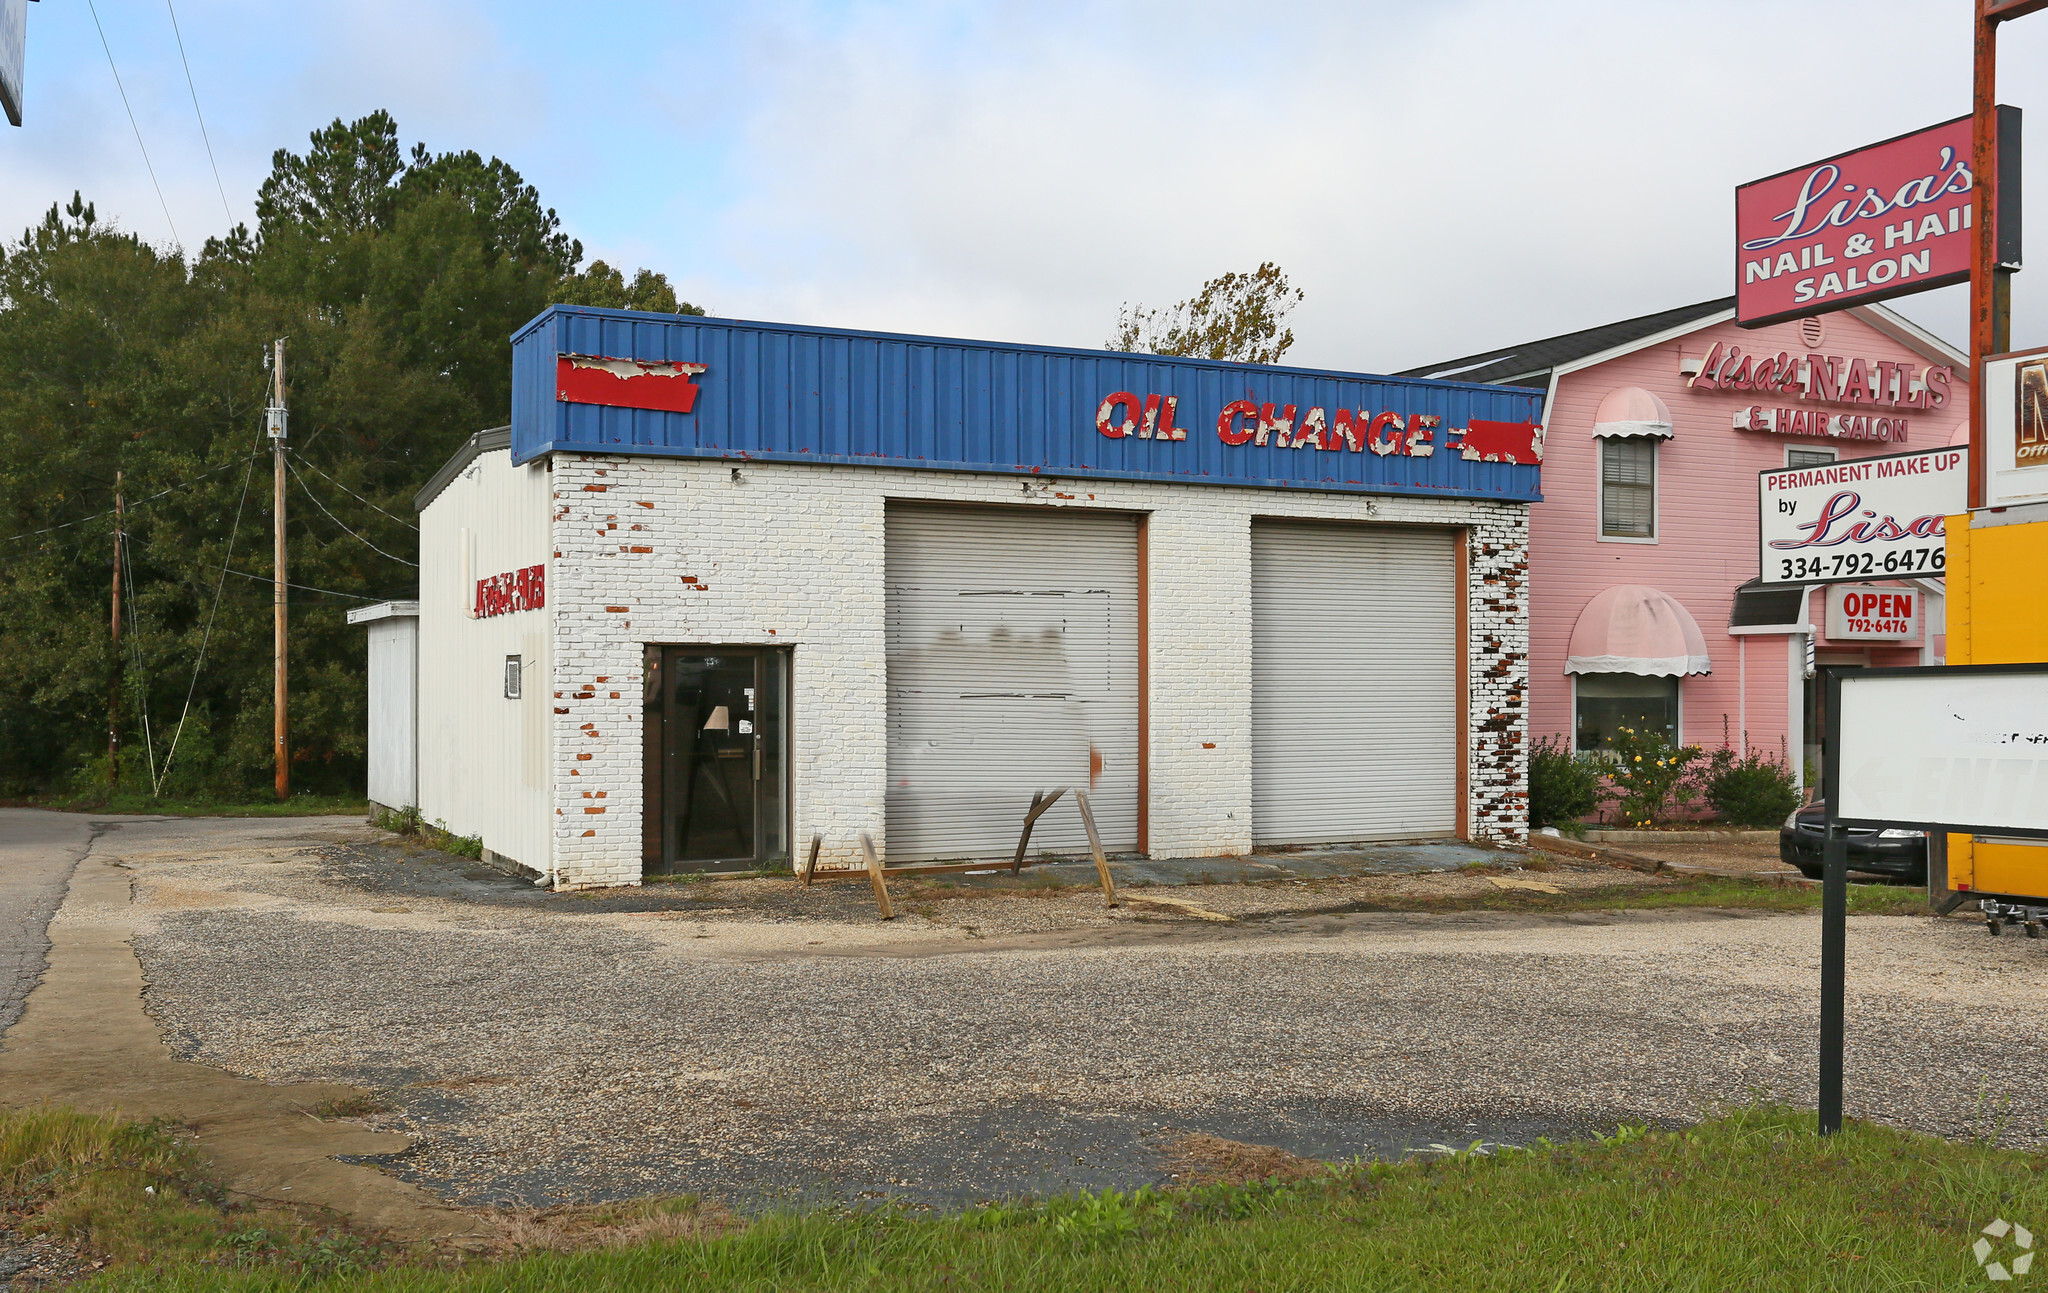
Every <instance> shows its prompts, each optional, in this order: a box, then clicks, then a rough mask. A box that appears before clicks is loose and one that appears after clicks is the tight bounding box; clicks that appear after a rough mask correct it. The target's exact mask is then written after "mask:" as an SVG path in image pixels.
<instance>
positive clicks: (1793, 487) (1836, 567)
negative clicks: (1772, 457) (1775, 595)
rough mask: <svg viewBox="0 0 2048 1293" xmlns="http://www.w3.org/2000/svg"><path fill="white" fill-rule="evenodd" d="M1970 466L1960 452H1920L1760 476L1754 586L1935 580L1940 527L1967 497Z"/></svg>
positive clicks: (1941, 563)
mask: <svg viewBox="0 0 2048 1293" xmlns="http://www.w3.org/2000/svg"><path fill="white" fill-rule="evenodd" d="M1969 461H1970V455H1969V451H1968V450H1967V449H1963V448H1946V449H1922V450H1920V451H1919V452H1917V453H1899V454H1889V455H1887V456H1885V457H1882V458H1851V459H1848V460H1846V461H1843V462H1832V463H1827V464H1825V465H1823V466H1816V467H1778V468H1773V469H1771V470H1769V471H1765V472H1762V473H1759V475H1758V478H1757V512H1758V520H1757V531H1758V546H1759V549H1760V555H1761V566H1762V570H1761V572H1760V573H1761V576H1762V582H1763V583H1765V584H1828V583H1841V582H1844V581H1847V580H1854V579H1870V578H1878V579H1884V578H1905V577H1907V576H1915V575H1917V576H1921V577H1933V576H1938V575H1940V574H1941V572H1942V570H1943V568H1944V567H1945V566H1946V564H1947V561H1948V553H1947V548H1946V544H1947V534H1948V531H1947V527H1946V518H1948V517H1950V516H1953V515H1955V514H1957V513H1959V512H1961V511H1963V510H1964V506H1965V502H1966V500H1967V499H1968V497H1969V477H1970V472H1969Z"/></svg>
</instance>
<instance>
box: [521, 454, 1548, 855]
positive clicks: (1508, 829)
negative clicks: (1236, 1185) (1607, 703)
mask: <svg viewBox="0 0 2048 1293" xmlns="http://www.w3.org/2000/svg"><path fill="white" fill-rule="evenodd" d="M552 479H553V491H552V492H553V495H554V509H555V510H554V516H553V543H552V545H551V547H552V551H553V560H552V562H551V565H550V568H549V571H548V600H549V603H550V606H551V609H552V612H553V617H554V632H555V642H554V651H553V661H554V679H553V686H552V692H553V699H552V707H553V710H554V714H555V738H554V759H555V776H554V787H555V789H554V798H555V803H554V811H555V841H554V859H553V861H554V867H555V870H556V871H557V873H558V875H559V877H560V880H561V882H562V883H564V884H568V885H573V886H595V885H611V884H633V883H637V882H638V880H639V878H640V820H641V806H642V805H641V733H640V704H641V690H640V689H641V670H642V644H643V643H647V642H661V643H675V644H689V643H704V644H763V645H780V646H789V647H793V648H794V651H795V659H794V664H793V671H792V692H793V705H792V712H791V716H790V717H791V724H792V726H791V734H790V735H791V751H792V756H793V760H794V764H793V768H792V772H793V777H792V783H793V784H792V788H791V789H792V795H793V810H794V811H793V818H794V830H793V832H792V836H791V838H792V839H793V840H794V841H796V842H797V843H798V845H799V847H801V846H802V845H803V844H804V843H805V842H807V841H808V840H809V839H810V837H811V833H812V832H813V831H818V832H822V833H823V834H824V836H825V841H826V844H825V850H824V854H823V859H824V861H825V863H826V864H828V865H829V864H850V863H852V862H854V861H855V860H856V858H857V855H858V850H859V845H858V843H857V841H858V837H859V834H860V832H862V831H866V832H868V833H870V834H871V835H872V836H873V837H874V839H875V842H876V844H877V846H878V847H880V848H882V849H883V850H884V853H885V855H886V850H887V839H886V836H885V833H884V808H883V804H884V794H885V789H886V786H885V781H886V776H887V762H888V749H887V740H888V734H887V709H888V704H887V694H886V689H885V681H886V676H887V668H886V660H885V658H884V622H883V599H884V589H883V513H884V507H885V502H886V501H887V500H890V499H898V500H905V501H909V500H918V501H933V502H958V503H1007V504H1018V503H1028V504H1033V505H1040V506H1052V507H1089V508H1109V509H1117V510H1125V511H1136V512H1143V513H1147V514H1149V516H1150V520H1149V522H1148V547H1149V551H1150V558H1151V561H1150V576H1151V587H1150V599H1149V604H1150V648H1151V662H1152V669H1151V706H1150V721H1151V817H1150V830H1151V836H1150V846H1151V852H1152V855H1153V856H1155V857H1175V856H1196V855H1206V854H1236V853H1245V852H1248V851H1249V850H1250V848H1251V738H1250V733H1251V672H1250V665H1251V549H1250V528H1251V520H1252V517H1253V516H1255V515H1257V516H1271V517H1296V518H1304V519H1329V520H1372V521H1378V522H1394V523H1399V522H1409V523H1417V524H1429V525H1459V526H1467V527H1470V547H1469V551H1470V554H1471V562H1470V566H1471V581H1470V582H1471V586H1470V596H1471V603H1470V617H1469V621H1468V628H1469V641H1470V644H1471V647H1470V658H1469V660H1468V674H1469V679H1470V683H1471V705H1470V720H1471V734H1470V735H1471V740H1470V745H1471V764H1470V772H1469V780H1468V785H1469V790H1470V802H1469V807H1468V813H1469V818H1470V821H1471V823H1472V830H1473V833H1474V835H1475V836H1477V837H1479V838H1484V839H1493V840H1501V841H1513V840H1517V839H1520V838H1521V837H1522V834H1523V832H1524V830H1525V829H1526V822H1527V811H1526V810H1527V803H1526V794H1525V783H1526V775H1527V774H1526V767H1527V762H1526V758H1527V756H1526V748H1525V738H1526V719H1525V704H1526V696H1527V692H1528V628H1527V620H1528V597H1527V587H1526V582H1527V562H1528V508H1527V505H1525V504H1520V503H1491V502H1478V501H1468V500H1459V499H1433V498H1405V497H1394V496H1375V497H1361V496H1357V495H1346V494H1319V493H1313V492H1308V491H1294V490H1256V489H1234V488H1228V487H1221V486H1215V485H1195V484H1189V485H1178V484H1161V483H1151V482H1143V483H1140V482H1121V481H1098V482H1090V481H1062V480H1050V479H1036V478H1033V479H1026V478H1019V477H1016V476H997V475H970V474H956V473H946V472H918V471H903V470H895V469H886V468H867V467H840V466H825V465H817V466H813V465H807V464H783V463H752V464H741V465H740V466H739V468H738V472H737V475H735V472H734V467H733V464H732V463H730V462H709V461H694V460H689V459H675V458H630V457H617V458H608V457H600V456H595V455H581V454H560V455H557V456H556V459H555V466H554V472H553V477H552ZM1205 744H1213V746H1214V748H1204V746H1205ZM1020 811H1021V810H1020Z"/></svg>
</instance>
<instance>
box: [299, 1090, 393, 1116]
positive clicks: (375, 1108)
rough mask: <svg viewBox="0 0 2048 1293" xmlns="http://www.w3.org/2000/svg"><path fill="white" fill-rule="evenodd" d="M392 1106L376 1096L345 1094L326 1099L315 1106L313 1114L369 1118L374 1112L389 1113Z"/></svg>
mask: <svg viewBox="0 0 2048 1293" xmlns="http://www.w3.org/2000/svg"><path fill="white" fill-rule="evenodd" d="M390 1111H391V1106H390V1105H388V1104H386V1103H384V1102H383V1101H382V1100H380V1099H378V1098H377V1097H376V1096H373V1095H368V1094H363V1095H345V1096H342V1097H340V1098H339V1099H335V1100H324V1101H322V1102H321V1103H319V1104H316V1105H314V1106H313V1110H312V1113H313V1116H314V1117H315V1118H323V1119H327V1120H330V1121H331V1120H333V1119H335V1118H367V1117H369V1116H370V1115H371V1114H373V1113H389V1112H390Z"/></svg>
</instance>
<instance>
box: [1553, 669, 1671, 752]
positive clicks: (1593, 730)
mask: <svg viewBox="0 0 2048 1293" xmlns="http://www.w3.org/2000/svg"><path fill="white" fill-rule="evenodd" d="M1575 692H1576V696H1577V701H1578V713H1577V714H1576V715H1574V724H1573V726H1574V727H1575V729H1576V730H1577V736H1578V747H1579V748H1580V749H1581V750H1611V749H1613V748H1614V738H1615V735H1616V732H1617V729H1619V728H1623V727H1628V728H1633V729H1635V730H1636V731H1638V732H1647V733H1649V734H1651V735H1653V736H1661V737H1663V738H1664V739H1665V740H1666V741H1668V742H1670V743H1671V744H1672V745H1676V744H1678V679H1676V678H1653V677H1646V676H1644V675H1641V674H1630V673H1592V674H1585V675H1583V676H1581V677H1580V678H1579V679H1578V686H1577V687H1576V689H1575Z"/></svg>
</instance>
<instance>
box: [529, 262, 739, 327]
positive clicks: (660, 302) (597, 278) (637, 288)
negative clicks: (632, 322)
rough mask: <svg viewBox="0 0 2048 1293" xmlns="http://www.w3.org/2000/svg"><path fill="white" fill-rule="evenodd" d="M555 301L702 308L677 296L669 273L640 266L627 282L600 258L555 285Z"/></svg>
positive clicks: (683, 310) (678, 310)
mask: <svg viewBox="0 0 2048 1293" xmlns="http://www.w3.org/2000/svg"><path fill="white" fill-rule="evenodd" d="M555 300H556V301H557V302H559V303H560V304H562V305H595V306H599V307H601V308H603V309H607V310H652V311H655V312H656V313H659V314H697V315H701V314H703V313H704V310H703V307H701V306H696V305H692V304H690V303H689V302H688V301H679V300H677V299H676V290H675V288H673V287H670V286H669V282H668V275H666V274H657V273H655V272H654V271H653V270H651V269H643V270H641V271H640V272H638V273H636V274H634V275H633V281H632V282H631V283H628V282H627V281H626V276H625V275H624V274H622V273H620V272H619V271H618V270H616V269H613V268H612V267H611V266H610V265H607V264H605V263H604V262H603V261H601V260H593V261H591V262H590V267H589V268H588V269H586V270H584V271H583V272H582V273H580V274H571V275H569V276H568V277H567V278H564V279H563V280H562V281H561V282H560V283H558V284H557V285H556V286H555Z"/></svg>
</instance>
